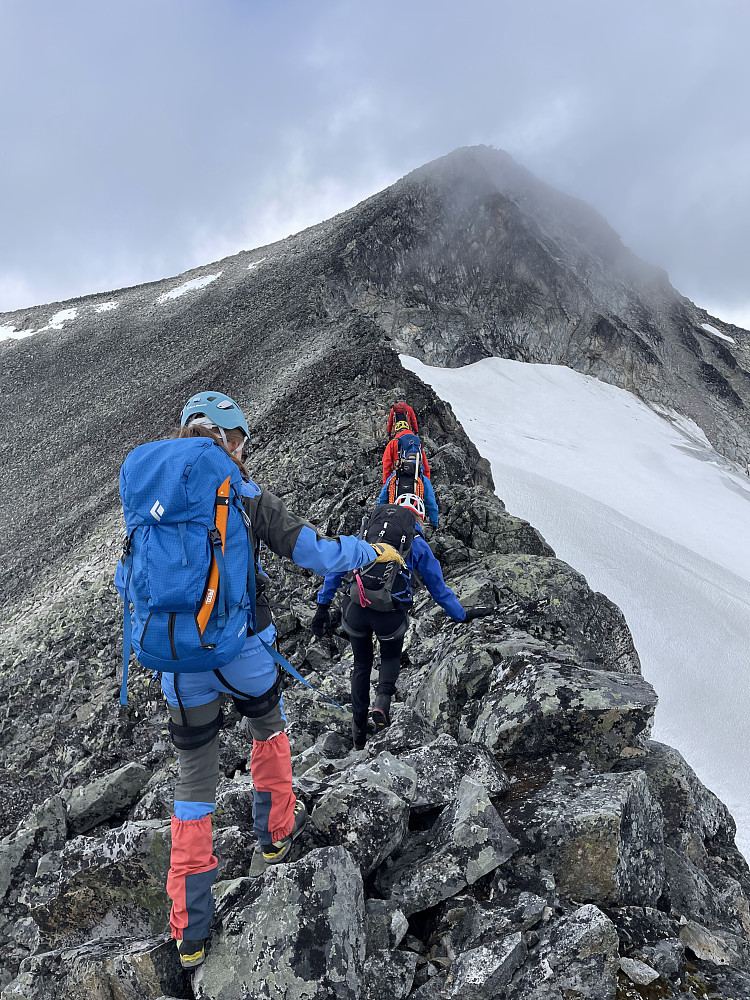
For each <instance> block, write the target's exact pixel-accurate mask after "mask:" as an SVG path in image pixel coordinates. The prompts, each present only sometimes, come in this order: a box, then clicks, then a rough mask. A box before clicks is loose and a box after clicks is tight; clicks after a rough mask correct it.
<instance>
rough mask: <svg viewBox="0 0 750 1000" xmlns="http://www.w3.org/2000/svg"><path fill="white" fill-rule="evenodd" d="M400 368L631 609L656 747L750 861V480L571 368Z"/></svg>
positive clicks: (501, 482)
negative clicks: (675, 761) (707, 794)
mask: <svg viewBox="0 0 750 1000" xmlns="http://www.w3.org/2000/svg"><path fill="white" fill-rule="evenodd" d="M401 360H402V362H403V364H404V366H405V367H406V368H408V369H410V370H411V371H413V372H415V373H416V374H417V375H418V376H419V377H420V378H421V379H422V380H423V381H424V382H427V383H428V384H429V385H431V386H433V388H434V389H435V391H436V392H437V394H438V395H439V396H440V397H441V398H442V399H444V400H446V401H447V402H449V403H450V404H451V405H452V407H453V409H454V412H455V414H456V416H457V417H458V419H459V420H460V421H461V423H462V424H463V426H464V429H465V430H466V432H467V433H468V434H469V437H470V438H471V439H472V441H473V442H474V443H475V444H476V446H477V448H478V449H479V451H480V452H481V454H482V455H484V456H485V457H486V458H487V459H489V461H490V462H491V464H492V474H493V476H494V480H495V488H496V490H497V493H498V496H500V497H501V499H502V500H503V501H504V502H505V504H506V506H507V508H508V510H509V511H510V512H511V513H513V514H516V515H518V516H520V517H522V518H524V519H526V520H529V521H530V522H531V523H532V524H533V525H534V526H535V527H537V528H538V529H539V530H540V531H541V532H542V534H543V535H544V537H545V538H546V540H547V541H548V542H549V543H550V545H552V547H553V548H554V549H555V552H556V553H557V555H558V556H559V557H560V558H561V559H564V560H565V561H566V562H568V563H570V564H571V565H572V566H573V567H575V568H576V569H577V570H579V571H580V572H582V573H583V574H584V575H585V576H586V578H587V580H588V582H589V584H590V586H591V587H593V589H594V590H598V591H601V592H602V593H604V594H606V595H607V596H608V597H609V598H611V599H612V600H613V601H614V602H615V603H616V604H617V605H619V607H620V608H622V610H623V612H624V613H625V617H626V618H627V621H628V624H629V626H630V629H631V631H632V633H633V637H634V640H635V645H636V648H637V650H638V653H639V655H640V657H641V663H642V667H643V674H644V676H645V677H646V678H647V679H648V680H649V681H650V682H651V683H652V684H653V685H654V687H655V689H656V691H657V694H658V695H659V707H658V709H657V712H656V720H655V725H654V734H653V735H654V738H655V739H657V740H661V741H663V742H665V743H668V744H670V745H671V746H674V747H676V748H677V749H678V750H679V751H680V752H681V753H682V754H683V756H684V757H685V758H686V759H687V761H688V763H689V764H691V766H692V767H693V768H694V769H695V770H696V772H697V773H698V775H699V777H700V778H701V780H702V781H703V782H704V783H705V784H707V785H708V787H709V788H711V789H712V790H713V791H715V792H716V794H717V795H719V797H720V798H721V799H722V800H723V801H724V802H725V803H726V804H727V806H728V807H729V809H730V811H731V813H732V815H733V816H734V818H735V820H736V821H737V844H738V846H739V848H740V850H742V851H743V853H744V854H745V856H746V857H747V858H750V670H749V669H748V667H749V660H750V530H748V527H749V525H750V479H748V477H747V476H745V475H744V474H743V473H742V472H741V471H740V470H739V469H738V468H737V467H736V466H734V465H733V464H732V463H730V462H728V461H726V460H725V459H723V458H722V457H721V456H719V455H718V454H717V453H716V452H715V451H714V450H713V448H712V447H711V445H710V444H709V442H708V440H707V439H706V437H705V435H704V434H703V432H702V431H701V430H700V428H699V427H697V425H696V424H694V423H693V422H692V421H690V420H688V419H686V418H684V417H682V416H679V415H678V414H675V413H671V412H668V411H666V410H660V411H658V412H656V411H655V410H653V409H650V408H649V407H648V406H646V405H645V404H644V403H642V402H641V401H640V400H638V399H637V398H636V397H635V396H632V395H631V394H630V393H628V392H626V391H625V390H622V389H617V388H615V387H614V386H610V385H606V384H605V383H603V382H599V381H597V380H596V379H593V378H590V377H588V376H586V375H580V374H578V373H577V372H574V371H572V370H571V369H569V368H565V367H561V366H557V365H536V364H522V363H520V362H516V361H506V360H504V359H502V358H488V359H486V360H484V361H480V362H478V363H477V364H474V365H469V366H467V367H465V368H431V367H428V366H426V365H423V364H422V363H421V362H419V361H417V360H416V359H414V358H409V357H402V359H401ZM438 489H439V487H438Z"/></svg>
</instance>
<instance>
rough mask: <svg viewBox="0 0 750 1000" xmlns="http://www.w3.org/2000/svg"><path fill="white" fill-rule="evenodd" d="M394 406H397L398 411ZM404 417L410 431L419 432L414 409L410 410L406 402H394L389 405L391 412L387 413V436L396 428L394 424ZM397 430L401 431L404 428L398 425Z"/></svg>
mask: <svg viewBox="0 0 750 1000" xmlns="http://www.w3.org/2000/svg"><path fill="white" fill-rule="evenodd" d="M396 407H398V412H396ZM404 418H405V419H406V420H407V421H408V422H409V429H410V430H411V431H412V433H413V434H419V425H418V424H417V415H416V413H415V412H414V410H412V408H411V407H410V406H409V404H408V403H396V404H395V405H394V406H392V407H391V412H390V413H389V414H388V437H391V435H392V434H393V432H394V430H395V429H396V424H397V423H399V421H400V420H403V419H404ZM399 430H400V431H403V430H405V428H404V427H400V428H399Z"/></svg>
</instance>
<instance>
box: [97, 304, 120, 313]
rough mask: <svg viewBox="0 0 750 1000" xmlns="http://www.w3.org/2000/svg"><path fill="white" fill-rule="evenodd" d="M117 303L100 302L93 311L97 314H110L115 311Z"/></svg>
mask: <svg viewBox="0 0 750 1000" xmlns="http://www.w3.org/2000/svg"><path fill="white" fill-rule="evenodd" d="M119 304H120V303H119V302H100V303H99V305H98V306H94V311H95V312H98V313H106V312H111V311H112V310H113V309H117V307H118V306H119Z"/></svg>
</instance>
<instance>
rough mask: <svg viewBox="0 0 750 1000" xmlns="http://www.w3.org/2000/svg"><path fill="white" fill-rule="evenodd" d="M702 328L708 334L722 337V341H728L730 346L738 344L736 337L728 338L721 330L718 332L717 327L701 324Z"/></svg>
mask: <svg viewBox="0 0 750 1000" xmlns="http://www.w3.org/2000/svg"><path fill="white" fill-rule="evenodd" d="M701 326H702V327H703V329H704V330H706V332H707V333H712V334H713V335H714V337H721V339H722V340H728V341H729V343H730V344H736V343H737V341H736V340H735V339H734V337H728V336H727V334H726V333H722V332H721V330H717V329H716V327H715V326H711V324H710V323H701Z"/></svg>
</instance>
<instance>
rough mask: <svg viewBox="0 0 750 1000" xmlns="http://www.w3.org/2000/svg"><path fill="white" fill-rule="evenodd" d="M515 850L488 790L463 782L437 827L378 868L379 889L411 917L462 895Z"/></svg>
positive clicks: (416, 838)
mask: <svg viewBox="0 0 750 1000" xmlns="http://www.w3.org/2000/svg"><path fill="white" fill-rule="evenodd" d="M517 848H518V842H517V841H516V840H514V839H513V838H512V837H511V836H510V834H509V833H508V831H507V829H506V828H505V824H504V823H503V821H502V820H501V819H500V817H499V815H498V813H497V810H496V809H495V807H494V806H493V805H492V803H491V802H490V800H489V797H488V795H487V791H486V790H485V789H484V788H483V787H482V785H480V784H479V783H478V782H476V781H474V780H473V779H472V778H464V779H463V780H462V781H461V784H460V785H459V788H458V793H457V797H456V801H455V802H454V803H453V804H452V805H450V806H448V807H446V809H445V810H444V811H443V812H442V814H441V815H440V818H439V819H438V820H437V822H436V823H435V825H434V826H433V827H432V828H431V829H430V830H429V831H428V832H427V833H425V834H422V835H418V836H416V837H414V838H413V840H412V842H411V843H409V844H407V846H406V848H405V849H404V851H403V853H402V854H401V855H400V856H399V857H398V858H397V859H395V860H391V861H389V862H388V863H386V864H385V865H383V866H382V867H381V869H380V871H379V872H378V879H377V881H378V887H379V889H380V890H381V892H382V894H383V895H384V896H386V897H387V898H389V899H391V900H393V901H394V902H396V903H398V904H399V906H400V907H401V909H402V910H403V912H404V913H405V914H406V915H407V916H409V915H411V914H412V913H416V912H418V911H420V910H425V909H427V908H428V907H431V906H434V905H435V904H436V903H439V902H440V901H441V900H443V899H448V898H449V897H450V896H454V895H456V893H458V892H461V890H462V889H464V888H465V887H466V886H467V885H472V884H473V883H474V882H476V880H477V879H478V878H481V877H482V876H483V875H486V874H488V873H489V872H491V871H494V870H495V868H497V867H498V866H499V865H501V864H503V863H504V862H505V861H507V860H508V858H510V857H512V856H513V854H514V853H515V852H516V850H517Z"/></svg>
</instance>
